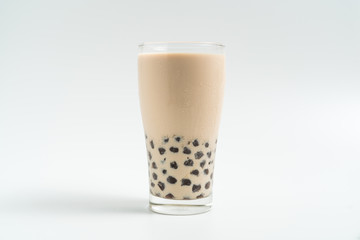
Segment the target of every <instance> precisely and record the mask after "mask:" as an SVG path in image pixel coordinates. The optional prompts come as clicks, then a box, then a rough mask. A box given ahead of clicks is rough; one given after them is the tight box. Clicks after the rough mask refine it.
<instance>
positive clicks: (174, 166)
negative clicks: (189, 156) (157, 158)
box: [170, 161, 178, 169]
mask: <svg viewBox="0 0 360 240" xmlns="http://www.w3.org/2000/svg"><path fill="white" fill-rule="evenodd" d="M170 167H171V168H173V169H178V165H177V163H176V162H175V161H173V162H171V163H170Z"/></svg>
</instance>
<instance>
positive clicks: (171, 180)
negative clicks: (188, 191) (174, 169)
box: [166, 176, 177, 184]
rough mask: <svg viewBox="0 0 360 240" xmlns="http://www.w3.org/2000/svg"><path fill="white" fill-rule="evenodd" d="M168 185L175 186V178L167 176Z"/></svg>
mask: <svg viewBox="0 0 360 240" xmlns="http://www.w3.org/2000/svg"><path fill="white" fill-rule="evenodd" d="M166 180H167V181H168V183H171V184H175V183H176V182H177V180H176V178H174V177H172V176H169V177H168V178H167V179H166Z"/></svg>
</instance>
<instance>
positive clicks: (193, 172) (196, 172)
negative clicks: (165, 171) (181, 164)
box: [190, 169, 199, 176]
mask: <svg viewBox="0 0 360 240" xmlns="http://www.w3.org/2000/svg"><path fill="white" fill-rule="evenodd" d="M190 174H192V175H195V176H198V175H199V170H197V169H195V170H192V171H191V173H190Z"/></svg>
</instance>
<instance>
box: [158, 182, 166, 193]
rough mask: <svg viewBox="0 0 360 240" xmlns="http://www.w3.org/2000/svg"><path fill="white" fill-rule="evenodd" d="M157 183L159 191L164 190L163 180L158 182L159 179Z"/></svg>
mask: <svg viewBox="0 0 360 240" xmlns="http://www.w3.org/2000/svg"><path fill="white" fill-rule="evenodd" d="M157 185H158V187H159V188H160V190H161V191H164V189H165V184H164V183H163V182H160V181H159V182H158V184H157Z"/></svg>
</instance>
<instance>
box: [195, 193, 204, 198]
mask: <svg viewBox="0 0 360 240" xmlns="http://www.w3.org/2000/svg"><path fill="white" fill-rule="evenodd" d="M203 197H204V194H200V195H199V196H196V198H197V199H199V198H203Z"/></svg>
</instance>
